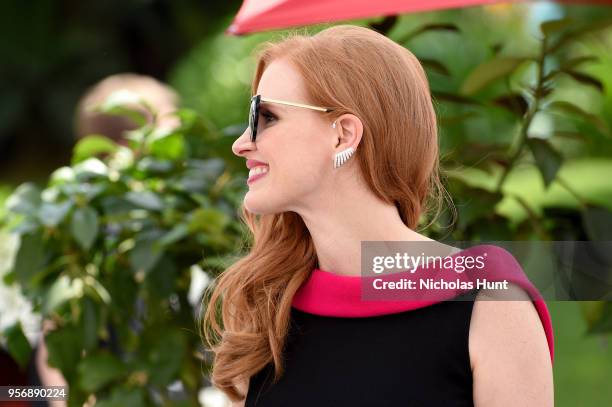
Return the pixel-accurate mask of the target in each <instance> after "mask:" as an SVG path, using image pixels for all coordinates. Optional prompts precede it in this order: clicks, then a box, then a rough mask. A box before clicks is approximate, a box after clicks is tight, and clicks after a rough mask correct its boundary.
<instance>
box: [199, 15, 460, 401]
mask: <svg viewBox="0 0 612 407" xmlns="http://www.w3.org/2000/svg"><path fill="white" fill-rule="evenodd" d="M278 58H283V59H284V60H286V61H289V62H290V63H292V64H293V66H294V67H295V68H296V69H297V70H298V72H300V74H301V75H302V77H303V79H304V83H305V85H306V90H307V94H308V95H309V96H310V100H309V101H306V102H307V103H312V104H314V105H319V106H329V107H333V108H334V110H333V111H332V112H330V113H327V114H328V115H329V116H330V118H332V119H333V118H335V117H338V116H340V115H342V114H345V113H351V114H354V115H356V116H358V117H359V118H360V119H361V121H362V123H363V136H362V139H361V143H360V145H359V149H358V150H357V152H356V153H355V156H354V159H355V160H357V161H358V162H359V168H360V170H361V172H362V173H363V177H364V179H365V181H366V183H367V185H368V186H369V188H370V189H371V190H372V191H373V192H374V193H375V194H376V195H377V196H378V197H379V198H380V199H382V200H383V201H385V202H388V203H393V204H395V206H396V207H397V209H398V212H399V214H400V216H401V219H402V221H403V222H404V223H405V224H406V226H408V227H409V228H411V229H413V230H415V229H416V228H417V226H418V225H419V224H420V221H421V220H422V219H421V218H422V217H426V215H430V214H431V213H432V210H433V209H435V210H436V211H435V215H434V216H433V220H435V218H437V216H438V215H439V214H440V211H441V208H442V207H443V205H442V204H443V201H444V199H445V198H446V197H448V198H450V197H449V196H448V193H446V190H445V189H444V187H443V185H442V183H441V180H440V174H439V151H438V150H439V147H438V132H437V121H436V114H435V108H434V105H433V102H432V98H431V94H430V90H429V85H428V81H427V77H426V75H425V72H424V70H423V68H422V66H421V64H420V63H419V61H418V60H417V58H416V57H415V56H414V55H413V54H412V53H411V52H410V51H409V50H407V49H406V48H404V47H402V46H400V45H398V44H397V43H395V42H393V41H392V40H390V39H389V38H387V37H385V36H384V35H381V34H379V33H377V32H376V31H373V30H371V29H368V28H364V27H358V26H351V25H338V26H334V27H331V28H328V29H325V30H323V31H321V32H319V33H317V34H316V35H313V36H309V35H300V34H297V33H293V34H291V35H289V36H288V37H286V38H284V39H282V40H281V41H278V42H267V43H265V44H263V46H261V47H260V48H259V50H258V58H257V61H258V62H257V68H256V71H255V76H254V79H253V83H252V89H253V92H254V91H255V90H256V89H257V87H258V84H259V80H260V78H261V76H262V74H263V72H264V70H265V69H266V67H267V66H268V65H269V64H270V63H271V62H272V61H274V60H275V59H278ZM449 202H450V200H449ZM240 210H241V216H242V220H243V221H244V223H245V224H246V225H247V226H248V229H249V231H250V236H248V238H249V242H250V248H249V250H248V253H247V254H246V255H245V256H244V257H242V258H240V259H239V260H238V261H237V262H235V263H234V264H233V265H231V266H230V267H229V268H227V269H226V270H225V271H223V272H222V273H221V274H220V275H219V277H218V278H217V279H216V281H215V284H214V285H213V286H211V287H210V289H209V290H207V295H205V300H204V301H205V302H206V303H207V307H206V311H205V315H204V318H203V321H202V322H203V324H202V333H203V334H204V337H205V338H206V342H208V345H209V347H210V349H211V350H212V351H213V352H214V356H215V357H214V362H213V370H212V374H211V380H212V382H213V384H214V385H215V386H217V387H218V388H219V389H221V390H222V391H224V392H225V393H226V394H227V395H228V397H229V398H230V399H231V400H234V401H239V400H242V399H243V398H244V397H245V396H246V395H245V394H241V392H240V388H239V387H237V386H236V384H238V383H244V382H245V381H248V379H249V378H250V377H251V376H252V375H253V374H255V373H256V372H258V371H259V370H260V369H262V368H263V367H264V366H265V365H266V364H268V363H270V362H272V363H274V367H275V380H278V379H279V378H280V377H281V375H282V374H283V371H284V366H283V358H282V353H283V348H284V344H285V337H286V334H287V331H288V328H289V320H290V310H291V301H292V299H293V296H294V294H295V292H296V291H297V290H298V288H299V287H300V285H302V284H303V283H304V282H305V281H306V280H307V279H308V277H309V276H310V273H311V272H312V270H313V269H314V268H316V267H317V253H316V252H315V248H314V245H313V242H312V238H311V236H310V234H309V232H308V229H307V228H306V226H305V224H304V222H303V221H302V218H301V217H300V216H299V215H298V214H296V213H294V212H284V213H277V214H270V215H256V214H253V213H250V212H249V211H248V210H246V209H245V207H244V206H242V207H241V208H240ZM433 220H432V222H433ZM432 222H430V223H429V224H428V225H427V226H425V227H428V226H429V225H430V224H431V223H432ZM208 294H210V295H208Z"/></svg>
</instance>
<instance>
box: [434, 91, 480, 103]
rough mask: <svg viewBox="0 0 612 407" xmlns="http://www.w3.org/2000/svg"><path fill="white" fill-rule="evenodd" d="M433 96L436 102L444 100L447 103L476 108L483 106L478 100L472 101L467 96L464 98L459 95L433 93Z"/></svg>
mask: <svg viewBox="0 0 612 407" xmlns="http://www.w3.org/2000/svg"><path fill="white" fill-rule="evenodd" d="M432 94H433V98H434V100H443V101H445V102H453V103H459V104H463V105H469V106H474V105H480V104H481V103H480V102H479V101H478V100H476V99H472V98H469V97H465V96H462V95H458V94H455V93H450V92H441V91H433V92H432Z"/></svg>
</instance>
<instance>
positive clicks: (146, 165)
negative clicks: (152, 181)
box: [138, 157, 174, 175]
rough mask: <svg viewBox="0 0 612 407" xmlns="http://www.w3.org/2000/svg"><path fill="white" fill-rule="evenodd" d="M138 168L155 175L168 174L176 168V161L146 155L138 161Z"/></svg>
mask: <svg viewBox="0 0 612 407" xmlns="http://www.w3.org/2000/svg"><path fill="white" fill-rule="evenodd" d="M138 169H139V170H140V171H143V172H146V173H149V174H153V175H160V174H167V173H169V172H170V171H172V170H173V169H174V163H173V162H172V161H170V160H157V159H154V158H151V157H144V158H143V159H142V160H140V161H139V162H138Z"/></svg>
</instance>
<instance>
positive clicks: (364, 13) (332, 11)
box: [226, 0, 612, 35]
mask: <svg viewBox="0 0 612 407" xmlns="http://www.w3.org/2000/svg"><path fill="white" fill-rule="evenodd" d="M520 1H521V0H514V2H520ZM523 1H525V0H523ZM504 2H506V3H507V2H508V1H507V0H506V1H502V0H377V1H372V0H244V3H242V6H241V7H240V10H239V11H238V14H237V15H236V17H235V18H234V21H233V22H232V24H231V25H230V26H229V28H228V29H227V30H226V32H227V33H229V34H234V35H240V34H246V33H253V32H258V31H266V30H273V29H279V28H288V27H296V26H303V25H309V24H316V23H329V22H333V21H341V20H352V19H359V18H367V17H377V16H388V15H396V14H402V13H410V12H419V11H430V10H439V9H447V8H456V7H469V6H476V5H481V4H493V3H504ZM561 2H562V3H591V4H611V3H612V0H563V1H561Z"/></svg>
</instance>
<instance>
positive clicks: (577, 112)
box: [547, 100, 610, 135]
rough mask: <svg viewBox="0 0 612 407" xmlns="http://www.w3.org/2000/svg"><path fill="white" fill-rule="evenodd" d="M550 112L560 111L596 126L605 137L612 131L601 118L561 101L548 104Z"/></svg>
mask: <svg viewBox="0 0 612 407" xmlns="http://www.w3.org/2000/svg"><path fill="white" fill-rule="evenodd" d="M547 109H548V110H552V111H555V110H556V111H559V112H561V113H567V114H570V115H573V116H577V117H579V118H581V119H582V120H584V121H586V122H587V123H590V124H592V125H593V126H595V127H596V128H597V129H598V130H599V131H600V132H602V133H603V134H604V135H610V129H609V128H608V124H607V123H606V122H605V121H604V120H603V119H602V118H601V117H599V116H597V115H595V114H592V113H588V112H586V111H584V110H583V109H582V108H580V107H578V106H576V105H574V104H572V103H570V102H565V101H561V100H557V101H554V102H551V103H550V104H548V107H547Z"/></svg>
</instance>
